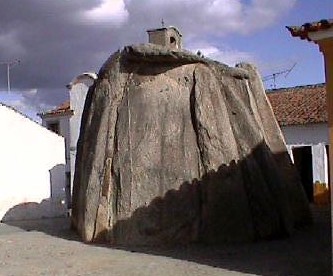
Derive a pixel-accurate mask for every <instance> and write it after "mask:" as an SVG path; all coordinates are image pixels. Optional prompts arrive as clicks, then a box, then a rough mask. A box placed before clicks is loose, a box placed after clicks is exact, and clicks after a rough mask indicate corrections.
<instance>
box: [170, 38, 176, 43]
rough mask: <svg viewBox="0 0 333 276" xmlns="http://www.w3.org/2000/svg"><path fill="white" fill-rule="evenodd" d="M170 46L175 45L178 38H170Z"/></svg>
mask: <svg viewBox="0 0 333 276" xmlns="http://www.w3.org/2000/svg"><path fill="white" fill-rule="evenodd" d="M170 44H173V45H175V44H176V38H174V37H173V36H171V37H170Z"/></svg>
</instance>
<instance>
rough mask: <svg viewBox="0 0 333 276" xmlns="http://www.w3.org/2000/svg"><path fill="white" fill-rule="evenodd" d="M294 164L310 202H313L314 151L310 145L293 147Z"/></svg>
mask: <svg viewBox="0 0 333 276" xmlns="http://www.w3.org/2000/svg"><path fill="white" fill-rule="evenodd" d="M292 151H293V156H294V164H295V166H296V168H297V170H298V173H299V175H300V177H301V182H302V185H303V188H304V191H305V193H306V196H307V198H308V200H309V201H310V202H313V174H312V152H311V147H310V146H305V147H298V148H293V150H292Z"/></svg>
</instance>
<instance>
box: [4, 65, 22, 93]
mask: <svg viewBox="0 0 333 276" xmlns="http://www.w3.org/2000/svg"><path fill="white" fill-rule="evenodd" d="M19 63H20V60H18V59H16V60H13V61H2V62H0V65H6V67H7V91H8V93H9V92H10V69H11V68H12V67H14V66H15V65H17V64H19Z"/></svg>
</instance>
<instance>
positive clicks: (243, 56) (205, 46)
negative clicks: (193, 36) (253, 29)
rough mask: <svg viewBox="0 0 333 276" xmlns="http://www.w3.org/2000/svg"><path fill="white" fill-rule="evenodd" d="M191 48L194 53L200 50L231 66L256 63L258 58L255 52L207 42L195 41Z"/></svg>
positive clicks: (205, 54) (207, 55)
mask: <svg viewBox="0 0 333 276" xmlns="http://www.w3.org/2000/svg"><path fill="white" fill-rule="evenodd" d="M189 49H190V51H192V52H193V53H197V52H198V51H200V52H201V54H203V55H204V56H205V57H208V58H211V59H213V60H217V61H219V62H221V63H225V64H227V65H229V66H235V64H237V63H240V62H249V63H256V58H255V56H254V55H253V54H251V53H249V52H242V51H238V50H236V49H231V48H230V47H227V46H223V47H221V46H216V45H213V44H209V43H206V42H195V43H193V44H191V45H189Z"/></svg>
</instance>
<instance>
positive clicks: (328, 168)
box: [325, 145, 331, 187]
mask: <svg viewBox="0 0 333 276" xmlns="http://www.w3.org/2000/svg"><path fill="white" fill-rule="evenodd" d="M325 148H326V156H327V170H328V187H330V184H331V176H330V154H329V150H330V146H329V145H326V146H325Z"/></svg>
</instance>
